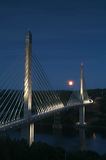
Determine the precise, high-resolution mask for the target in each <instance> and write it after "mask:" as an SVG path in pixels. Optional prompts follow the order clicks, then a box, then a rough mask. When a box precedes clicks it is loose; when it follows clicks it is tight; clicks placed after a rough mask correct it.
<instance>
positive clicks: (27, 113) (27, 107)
mask: <svg viewBox="0 0 106 160" xmlns="http://www.w3.org/2000/svg"><path fill="white" fill-rule="evenodd" d="M31 53H32V34H31V32H30V31H29V32H27V33H26V37H25V77H24V118H25V119H29V118H30V117H31V109H32V80H31ZM26 128H27V131H26V133H27V140H28V143H29V145H31V144H32V143H33V142H34V123H32V124H28V125H27V127H26Z"/></svg>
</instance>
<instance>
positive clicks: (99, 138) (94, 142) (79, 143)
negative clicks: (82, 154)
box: [8, 129, 106, 154]
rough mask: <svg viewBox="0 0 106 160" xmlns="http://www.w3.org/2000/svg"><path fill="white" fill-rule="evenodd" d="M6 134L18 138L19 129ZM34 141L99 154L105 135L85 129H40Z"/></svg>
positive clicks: (104, 150) (104, 146)
mask: <svg viewBox="0 0 106 160" xmlns="http://www.w3.org/2000/svg"><path fill="white" fill-rule="evenodd" d="M8 135H9V136H10V137H11V138H12V139H14V138H15V139H18V138H19V139H20V133H19V131H18V132H17V131H14V132H13V131H10V132H8ZM35 141H36V142H44V143H47V144H49V145H52V146H56V147H62V148H64V149H65V150H66V151H77V150H92V151H96V152H97V153H99V154H104V153H106V136H104V135H102V134H101V133H98V132H95V131H93V130H92V131H90V132H87V131H86V130H85V129H77V130H74V131H73V129H72V130H70V131H69V130H65V132H63V131H60V132H57V133H56V132H55V133H54V132H47V131H46V132H45V131H44V130H43V131H40V132H39V133H36V134H35Z"/></svg>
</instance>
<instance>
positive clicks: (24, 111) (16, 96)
mask: <svg viewBox="0 0 106 160" xmlns="http://www.w3.org/2000/svg"><path fill="white" fill-rule="evenodd" d="M16 71H17V70H16ZM16 75H17V72H16ZM4 77H5V76H4ZM16 77H17V76H15V78H16ZM11 79H12V77H11ZM23 79H24V80H23V87H22V88H21V89H17V85H16V87H14V89H13V87H12V88H11V87H10V86H9V85H10V82H9V85H7V83H8V81H7V80H8V78H7V80H6V82H7V83H6V84H5V83H3V87H1V90H0V131H2V130H6V129H9V128H14V127H17V126H20V127H21V126H22V128H23V126H24V125H26V124H27V127H26V129H25V128H24V131H25V132H26V133H27V138H28V142H29V144H30V145H31V144H32V142H33V141H34V122H36V121H37V120H39V119H41V118H44V117H46V116H48V115H50V114H53V113H54V112H56V111H57V110H65V109H68V108H71V107H73V106H79V123H78V124H80V125H81V126H83V125H85V105H86V104H90V103H93V101H92V100H91V99H89V97H88V94H87V91H86V88H85V81H84V73H83V64H81V68H80V89H79V92H73V93H72V94H71V96H70V99H69V101H68V102H67V105H66V106H64V104H63V103H62V102H61V100H60V97H59V96H58V93H57V92H56V91H54V90H52V89H51V85H50V83H49V81H48V78H47V76H46V74H45V72H44V71H43V68H42V66H41V65H40V63H39V60H38V58H37V57H33V56H32V34H31V32H30V31H29V32H27V33H26V37H25V65H24V77H23ZM14 81H16V82H17V78H16V79H15V80H14ZM17 83H18V84H19V82H17Z"/></svg>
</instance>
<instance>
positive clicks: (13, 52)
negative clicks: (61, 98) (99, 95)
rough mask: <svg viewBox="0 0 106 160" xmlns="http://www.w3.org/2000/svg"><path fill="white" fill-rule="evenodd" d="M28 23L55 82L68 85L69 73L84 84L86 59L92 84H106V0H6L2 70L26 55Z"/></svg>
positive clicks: (0, 17) (1, 9)
mask: <svg viewBox="0 0 106 160" xmlns="http://www.w3.org/2000/svg"><path fill="white" fill-rule="evenodd" d="M28 29H30V30H31V32H32V34H33V55H35V54H36V55H37V56H38V57H39V60H40V62H41V64H42V65H43V67H44V68H45V69H46V73H47V75H48V78H49V80H50V82H51V84H52V85H53V87H55V88H61V89H67V88H68V87H67V85H66V81H67V80H68V79H73V80H75V82H76V84H75V85H78V81H79V69H80V68H79V67H80V63H81V62H84V68H85V79H86V86H87V88H103V87H104V88H106V71H105V70H106V1H105V0H38V1H36V0H33V1H32V0H29V1H28V0H14V1H12V0H10V1H8V0H3V1H2V0H1V1H0V67H1V68H0V72H4V68H5V67H6V66H7V67H8V65H9V64H10V63H12V62H13V61H14V59H16V60H19V61H21V58H23V55H24V38H25V32H26V31H27V30H28ZM4 64H5V65H4ZM3 65H4V67H3ZM19 69H20V67H19Z"/></svg>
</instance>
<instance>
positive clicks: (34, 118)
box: [0, 99, 93, 131]
mask: <svg viewBox="0 0 106 160" xmlns="http://www.w3.org/2000/svg"><path fill="white" fill-rule="evenodd" d="M91 103H93V102H92V100H91V99H89V100H85V102H84V103H83V104H84V105H85V106H86V105H89V104H91ZM80 106H82V103H81V102H74V104H70V105H67V106H64V107H63V106H62V105H58V107H57V108H55V109H53V110H48V111H46V112H42V113H39V114H34V115H31V116H30V117H29V118H27V119H25V118H22V119H17V120H13V121H10V122H7V123H4V124H0V131H6V130H8V129H13V128H21V126H24V125H25V124H30V123H34V122H36V121H39V120H41V119H43V118H45V117H47V116H49V115H52V114H53V113H55V112H57V111H64V110H67V109H71V108H73V107H80Z"/></svg>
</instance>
